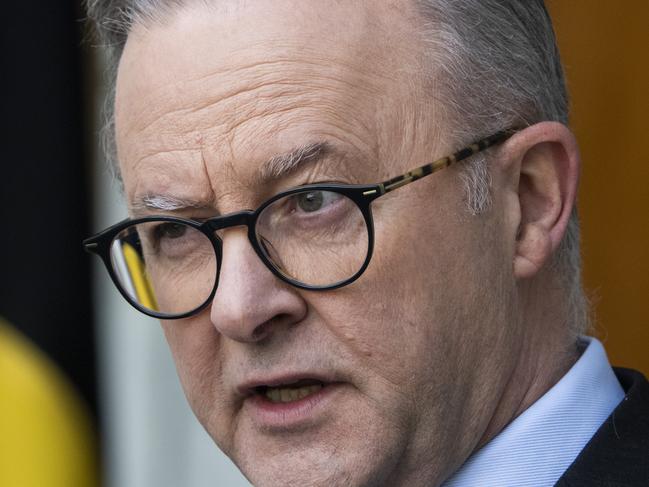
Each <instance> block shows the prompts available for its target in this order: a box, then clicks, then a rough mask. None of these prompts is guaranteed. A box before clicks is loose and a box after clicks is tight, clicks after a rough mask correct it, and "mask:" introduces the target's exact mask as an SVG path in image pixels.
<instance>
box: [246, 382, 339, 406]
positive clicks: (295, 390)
mask: <svg viewBox="0 0 649 487" xmlns="http://www.w3.org/2000/svg"><path fill="white" fill-rule="evenodd" d="M324 387H326V385H325V384H324V383H323V382H320V381H318V380H312V379H304V380H300V381H297V382H294V383H291V384H281V385H277V386H257V387H255V388H254V389H253V391H254V393H255V394H257V395H259V396H261V397H262V398H263V399H266V400H268V401H270V402H272V403H289V402H295V401H300V400H302V399H305V398H307V397H309V396H312V395H314V394H317V393H318V392H320V391H321V390H322V389H323V388H324Z"/></svg>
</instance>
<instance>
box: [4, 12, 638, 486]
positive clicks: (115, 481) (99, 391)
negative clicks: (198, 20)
mask: <svg viewBox="0 0 649 487" xmlns="http://www.w3.org/2000/svg"><path fill="white" fill-rule="evenodd" d="M547 3H548V6H549V8H550V11H551V14H552V16H553V18H554V21H555V28H556V30H557V36H558V38H559V45H560V49H561V52H562V56H563V61H564V64H565V66H566V72H567V77H568V82H569V88H570V91H571V94H572V126H573V128H574V130H575V132H576V134H577V138H578V139H579V142H580V145H581V149H582V156H583V173H582V182H581V191H580V200H579V208H580V212H581V218H582V229H583V254H584V261H585V262H584V278H585V282H586V288H587V290H588V292H589V295H590V296H591V299H592V301H593V310H594V331H593V333H594V334H595V335H596V336H598V337H599V338H600V339H601V340H602V341H604V343H605V345H606V348H607V350H608V353H609V357H610V360H611V362H612V363H613V364H615V365H619V366H626V367H633V368H635V369H639V370H641V371H643V372H644V373H645V374H646V375H649V218H648V217H647V212H648V211H649V189H648V188H649V184H648V181H649V150H647V144H646V140H647V135H646V133H647V128H649V127H648V124H647V122H646V119H647V114H648V113H649V90H648V89H647V87H648V86H649V54H648V52H647V35H648V34H649V30H648V27H647V23H646V19H647V18H649V2H647V0H626V1H625V2H609V1H606V0H572V1H569V2H566V1H561V0H550V1H548V2H547ZM3 13H4V14H5V17H4V18H5V19H6V20H5V22H3V27H2V44H0V53H1V54H0V62H1V75H0V87H1V88H2V91H1V92H0V93H1V94H2V95H1V99H2V101H1V107H2V110H1V111H0V114H1V115H2V119H1V120H2V121H1V122H0V123H1V124H2V131H1V133H2V141H3V143H2V146H1V147H2V149H1V150H2V152H1V153H2V172H1V173H0V211H1V212H2V223H3V224H2V226H1V227H0V228H2V230H0V235H1V236H0V275H1V276H2V279H1V280H0V432H1V433H0V485H2V486H5V485H6V486H16V487H23V486H24V487H27V486H32V485H33V486H54V487H57V486H65V487H76V486H94V485H104V486H107V487H118V486H119V487H131V486H132V487H147V486H157V487H167V486H168V487H172V486H181V485H182V486H192V487H202V486H208V485H209V486H213V485H226V486H244V485H247V484H246V482H245V481H244V480H243V478H242V477H241V476H240V474H238V473H237V472H236V470H235V469H234V468H233V467H232V465H231V464H230V462H229V460H227V459H226V458H224V457H223V456H222V455H221V454H220V452H218V450H217V449H216V447H215V446H214V445H213V444H212V442H211V440H210V439H209V438H208V437H207V435H206V434H205V433H204V431H203V430H202V428H201V427H200V425H198V424H197V422H196V421H195V419H194V418H193V416H192V414H191V412H190V410H189V408H188V406H187V404H186V403H185V399H184V396H183V394H182V391H181V389H180V386H179V384H178V381H177V378H176V374H175V370H174V367H173V364H172V362H171V358H170V356H169V353H168V350H167V347H166V344H165V343H164V339H163V337H162V333H161V332H160V329H159V327H158V325H157V323H156V322H155V321H154V320H151V319H147V318H145V317H143V316H140V315H139V314H138V313H137V312H135V311H134V310H131V309H130V308H129V307H128V305H127V304H126V303H125V302H123V300H122V299H121V297H119V296H118V295H117V291H115V290H114V289H113V287H112V285H111V283H110V282H109V280H108V277H107V275H106V273H105V271H104V269H102V268H100V265H99V262H98V259H96V258H91V256H88V255H86V254H84V253H83V251H82V249H81V240H82V239H83V238H84V237H86V236H88V235H90V234H91V233H92V232H94V231H96V230H99V229H101V228H104V227H106V226H108V225H109V224H111V223H114V222H116V221H118V220H120V219H121V218H123V217H125V216H126V212H125V209H124V207H123V205H122V201H121V196H120V195H119V190H118V187H117V185H115V184H114V183H113V182H112V181H111V177H110V174H109V171H108V168H107V167H106V165H105V162H104V160H103V157H102V154H101V152H100V150H99V145H98V136H97V132H98V130H99V127H100V114H99V108H100V106H101V103H102V98H103V95H104V92H103V90H104V87H103V86H102V80H103V69H104V60H103V58H102V53H101V51H100V50H99V49H97V48H95V47H94V46H92V42H90V41H89V40H88V36H87V35H86V30H85V28H84V25H83V21H82V19H83V11H82V9H81V7H80V5H79V2H78V1H73V0H69V1H67V2H51V1H46V0H32V1H31V2H29V3H27V2H9V3H7V5H5V6H4V10H3Z"/></svg>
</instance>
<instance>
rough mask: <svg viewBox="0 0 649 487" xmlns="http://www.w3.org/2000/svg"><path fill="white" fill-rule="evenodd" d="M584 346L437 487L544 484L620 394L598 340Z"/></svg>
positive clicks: (547, 484)
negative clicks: (557, 378)
mask: <svg viewBox="0 0 649 487" xmlns="http://www.w3.org/2000/svg"><path fill="white" fill-rule="evenodd" d="M582 343H583V344H584V345H586V349H585V350H584V352H583V353H582V355H581V357H580V358H579V360H577V362H576V363H575V364H574V365H573V366H572V368H571V369H570V370H569V371H568V373H567V374H566V375H565V376H563V378H562V379H561V380H560V381H559V382H557V383H556V384H555V385H554V386H553V387H552V388H551V389H550V390H549V391H548V392H546V393H545V394H544V395H543V396H541V398H540V399H539V400H538V401H536V402H535V403H534V404H532V405H531V406H530V407H529V408H528V409H527V410H525V411H524V412H523V413H522V414H521V415H520V416H518V417H517V418H516V419H515V420H514V421H512V422H511V423H510V424H509V425H508V426H507V427H506V428H505V429H504V430H503V431H501V432H500V434H498V435H497V436H496V437H495V438H493V439H492V440H491V441H490V442H489V443H487V444H486V445H485V446H483V447H482V448H481V449H480V450H479V451H477V452H476V453H475V454H473V455H471V456H470V457H469V458H468V460H467V461H466V462H465V463H464V465H463V466H462V467H460V469H459V470H458V471H457V472H455V474H453V476H451V478H449V479H448V480H447V481H446V482H445V483H444V484H443V487H550V486H552V485H554V484H555V483H556V481H557V480H559V477H561V475H562V474H563V473H564V472H565V471H566V470H567V468H568V467H569V466H570V464H571V463H572V462H573V461H574V460H575V459H576V458H577V456H578V455H579V453H580V452H581V450H582V449H583V448H584V446H586V444H587V443H588V441H589V440H590V439H591V438H592V437H593V435H594V434H595V432H596V431H597V430H598V429H599V427H600V426H601V425H602V423H604V421H605V420H606V418H608V416H609V415H610V414H611V413H612V412H613V410H614V409H615V407H616V406H617V405H618V404H619V403H620V401H622V399H623V398H624V391H623V389H622V387H621V386H620V383H619V382H618V380H617V377H615V374H614V372H613V369H612V368H611V366H610V364H609V362H608V359H607V357H606V352H605V351H604V347H603V346H602V344H601V343H600V342H599V341H598V340H597V339H595V338H589V337H586V338H582Z"/></svg>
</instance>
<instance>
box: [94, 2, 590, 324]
mask: <svg viewBox="0 0 649 487" xmlns="http://www.w3.org/2000/svg"><path fill="white" fill-rule="evenodd" d="M188 1H189V0H87V1H86V6H87V12H88V18H89V21H90V23H91V24H92V25H93V26H94V28H95V32H96V33H97V35H98V37H99V41H100V43H101V44H102V45H103V46H105V47H106V50H107V53H108V55H109V71H108V76H109V78H110V91H109V95H108V97H107V100H106V106H105V110H104V113H105V124H104V128H103V137H102V139H103V141H104V142H103V143H104V150H105V152H106V154H107V156H108V158H109V160H110V161H111V167H112V168H113V171H114V172H115V174H116V175H118V172H117V164H116V161H115V143H114V119H113V105H114V88H115V76H116V70H117V64H118V62H119V58H120V56H121V53H122V50H123V47H124V44H125V42H126V39H127V37H128V34H129V31H130V29H131V28H132V26H133V25H136V24H137V25H143V26H147V25H150V24H152V23H153V24H155V23H157V22H160V21H161V20H163V19H164V18H165V17H166V15H167V14H169V13H171V12H173V11H174V10H176V9H178V8H180V7H181V6H183V5H184V4H186V3H187V2H188ZM201 1H203V2H204V3H206V4H207V3H209V0H201ZM413 1H414V4H415V5H416V7H417V8H418V10H419V11H420V14H421V20H422V22H421V34H422V42H423V44H424V46H425V49H424V51H425V52H424V55H425V56H428V57H429V59H430V61H431V65H432V66H435V70H434V73H433V74H431V75H432V76H434V77H435V87H436V89H437V90H439V92H438V93H437V94H436V96H437V97H438V98H439V99H441V100H443V106H442V109H443V110H444V111H445V115H446V119H447V120H448V121H450V122H451V126H452V127H453V134H452V137H453V138H454V140H453V142H454V144H455V145H457V146H461V145H462V144H465V143H467V142H470V141H472V140H473V139H476V138H479V137H480V136H486V135H489V134H491V133H494V132H497V131H499V130H502V129H507V128H510V127H513V126H528V125H532V124H534V123H537V122H540V121H545V120H552V121H558V122H561V123H564V124H568V117H569V106H568V105H569V104H568V94H567V90H566V86H565V78H564V74H563V68H562V66H561V61H560V57H559V52H558V48H557V44H556V39H555V34H554V30H553V27H552V22H551V20H550V17H549V15H548V12H547V10H546V7H545V5H544V2H543V0H525V1H521V0H413ZM432 71H433V70H431V72H432ZM488 157H489V156H484V155H479V156H476V157H474V158H472V160H470V162H468V163H467V164H466V165H465V166H464V167H465V170H464V171H463V173H462V178H463V181H464V183H465V187H466V200H467V205H468V208H469V211H470V212H471V213H472V214H474V215H478V214H481V213H484V212H486V211H488V210H489V208H490V205H491V179H490V171H489V164H488ZM552 265H553V267H554V268H555V270H556V275H557V276H559V278H560V280H561V286H562V288H563V289H564V292H565V296H566V307H567V309H568V310H569V313H568V315H567V323H566V324H565V326H566V327H568V328H569V329H570V330H571V332H572V333H573V336H574V337H577V336H579V335H580V334H583V333H584V332H585V331H586V330H587V328H588V326H589V319H588V317H589V306H588V300H587V299H586V297H585V294H584V292H583V288H582V283H581V255H580V229H579V219H578V217H577V212H576V210H575V211H573V214H572V215H571V218H570V222H569V224H568V228H567V231H566V235H565V237H564V238H563V241H562V242H561V245H560V247H559V249H558V251H557V252H556V253H555V256H554V260H553V263H552Z"/></svg>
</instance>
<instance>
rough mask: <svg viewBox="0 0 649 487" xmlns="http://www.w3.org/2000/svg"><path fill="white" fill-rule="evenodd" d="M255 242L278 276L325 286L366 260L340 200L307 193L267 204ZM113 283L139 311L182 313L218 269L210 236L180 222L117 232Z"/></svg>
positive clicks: (348, 204)
mask: <svg viewBox="0 0 649 487" xmlns="http://www.w3.org/2000/svg"><path fill="white" fill-rule="evenodd" d="M255 235H256V239H257V243H258V246H259V248H260V249H261V251H262V253H263V254H264V255H265V256H266V258H267V259H268V260H269V261H270V262H271V264H272V266H273V267H274V268H275V269H276V270H277V271H279V273H281V274H282V275H283V276H285V277H286V278H288V279H289V280H292V281H294V282H298V283H300V284H302V285H305V286H309V287H330V286H333V285H336V284H337V283H340V282H343V281H346V280H348V279H350V278H351V277H353V276H354V275H356V274H357V273H358V271H359V270H360V269H361V267H362V266H363V264H364V263H365V260H366V258H367V254H368V250H369V233H368V228H367V224H366V221H365V217H364V215H363V213H362V212H361V210H360V208H359V207H358V205H357V204H356V203H355V202H354V201H352V200H351V199H349V198H348V197H347V196H345V195H343V194H340V193H337V192H333V191H321V190H306V191H303V192H299V193H294V194H291V195H287V196H285V197H283V198H280V199H277V200H275V201H273V202H272V203H271V204H270V205H268V206H266V207H265V208H264V210H263V211H262V212H261V213H260V214H259V217H258V219H257V224H256V227H255ZM111 264H112V267H113V273H114V275H115V276H116V278H117V281H118V285H119V286H120V287H121V288H122V290H123V291H124V292H125V293H126V294H127V295H128V296H129V297H130V299H131V300H132V301H133V302H135V303H137V304H138V305H139V306H140V307H142V308H145V309H147V310H150V311H154V312H158V313H163V314H165V315H170V316H173V315H176V316H177V315H182V314H185V313H190V312H191V311H194V310H195V309H197V308H199V307H200V306H201V305H203V304H204V303H205V301H206V300H207V299H208V298H209V297H210V294H211V293H212V290H213V289H214V286H215V283H216V281H217V278H218V268H219V264H218V262H217V255H216V253H215V251H214V247H213V245H212V242H211V241H210V239H209V238H208V237H207V236H206V235H205V234H204V233H202V232H201V231H200V230H198V229H196V228H194V227H192V226H190V225H187V224H184V223H180V222H169V221H153V222H146V223H139V224H134V225H132V226H130V227H128V228H126V229H124V230H122V231H121V232H120V233H119V234H118V235H117V236H116V237H115V239H114V240H113V243H112V245H111Z"/></svg>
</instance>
